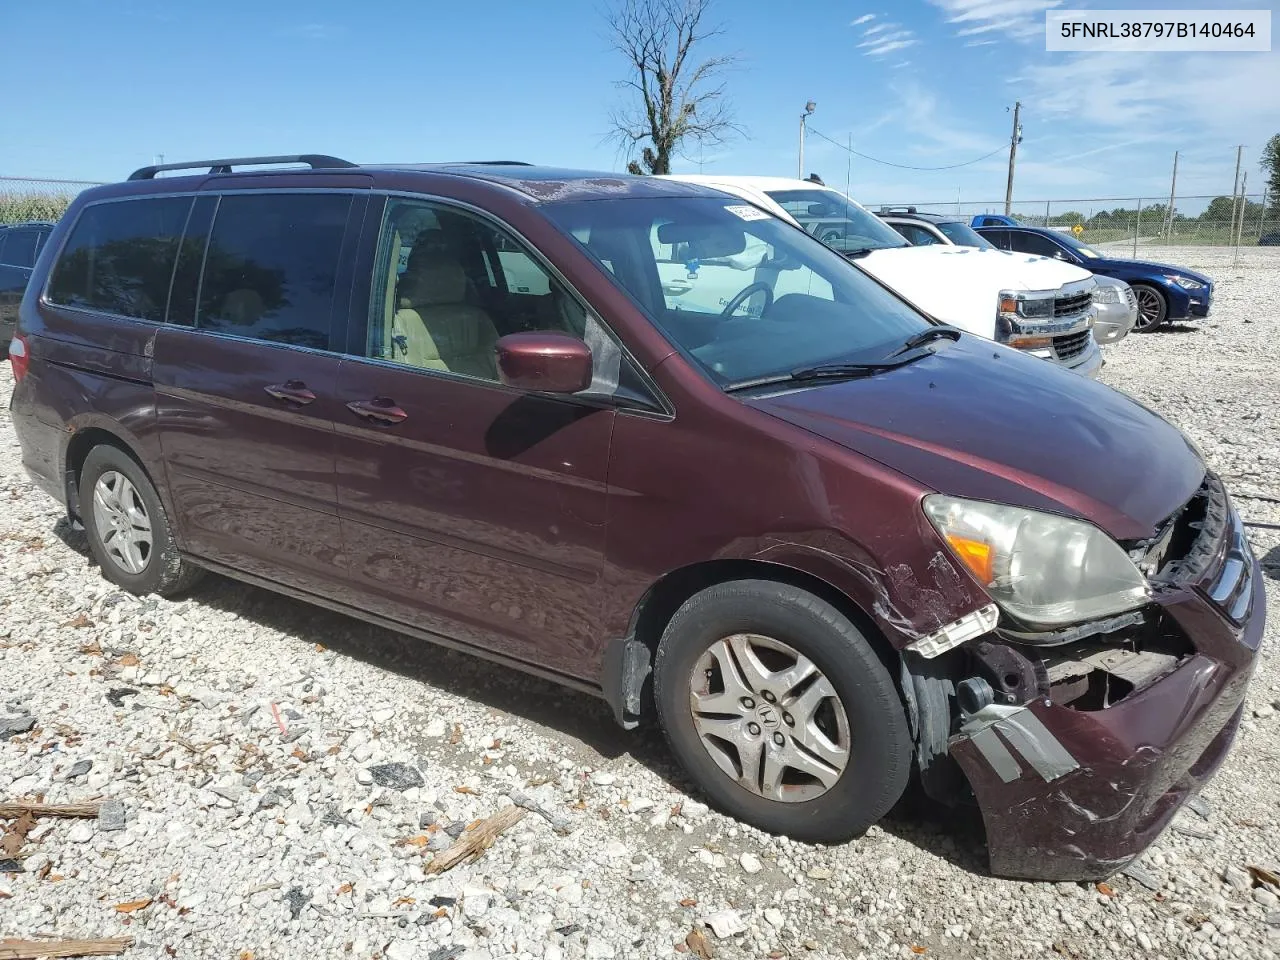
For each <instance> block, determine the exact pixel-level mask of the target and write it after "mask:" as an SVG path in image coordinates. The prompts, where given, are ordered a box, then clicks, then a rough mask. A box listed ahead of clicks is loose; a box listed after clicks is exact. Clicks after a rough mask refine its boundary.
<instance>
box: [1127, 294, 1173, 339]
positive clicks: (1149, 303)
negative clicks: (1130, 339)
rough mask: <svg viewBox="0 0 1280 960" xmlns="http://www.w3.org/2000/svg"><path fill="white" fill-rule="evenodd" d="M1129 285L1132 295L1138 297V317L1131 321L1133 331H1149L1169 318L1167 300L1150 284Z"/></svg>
mask: <svg viewBox="0 0 1280 960" xmlns="http://www.w3.org/2000/svg"><path fill="white" fill-rule="evenodd" d="M1131 286H1132V287H1133V295H1134V296H1135V297H1137V298H1138V318H1137V319H1136V320H1135V321H1134V322H1133V332H1134V333H1150V332H1151V331H1152V330H1155V329H1156V328H1157V327H1159V326H1161V325H1162V324H1163V323H1164V322H1165V320H1167V319H1168V318H1169V301H1168V300H1166V299H1165V296H1164V294H1163V293H1161V292H1160V291H1159V290H1157V289H1156V288H1155V287H1153V286H1151V285H1150V284H1146V283H1135V284H1131Z"/></svg>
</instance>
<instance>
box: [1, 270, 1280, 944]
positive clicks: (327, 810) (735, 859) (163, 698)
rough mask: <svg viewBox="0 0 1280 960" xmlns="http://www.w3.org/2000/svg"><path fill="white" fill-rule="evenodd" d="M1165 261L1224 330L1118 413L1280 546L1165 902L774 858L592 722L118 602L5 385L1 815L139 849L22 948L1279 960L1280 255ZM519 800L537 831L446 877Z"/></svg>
mask: <svg viewBox="0 0 1280 960" xmlns="http://www.w3.org/2000/svg"><path fill="white" fill-rule="evenodd" d="M1146 253H1147V254H1148V255H1150V256H1152V258H1153V259H1167V260H1171V261H1173V262H1183V263H1186V264H1187V265H1188V266H1192V267H1196V268H1200V269H1203V270H1204V271H1206V272H1208V273H1209V274H1210V275H1211V276H1214V277H1215V278H1216V279H1217V280H1218V283H1219V288H1218V294H1217V304H1216V307H1215V310H1214V316H1213V317H1212V319H1211V320H1209V321H1208V322H1205V323H1201V324H1194V325H1192V324H1189V325H1185V326H1178V327H1175V328H1174V329H1172V330H1169V331H1167V332H1161V333H1157V334H1154V335H1151V336H1131V337H1129V338H1128V339H1127V340H1126V341H1124V342H1123V343H1121V344H1119V345H1118V346H1116V347H1114V348H1110V349H1109V351H1108V361H1109V362H1108V364H1107V367H1106V369H1105V372H1104V379H1105V380H1106V381H1107V382H1108V383H1110V384H1112V385H1113V386H1115V387H1117V388H1119V389H1122V390H1126V391H1128V392H1129V393H1131V394H1133V395H1134V396H1136V397H1138V398H1139V399H1140V400H1142V401H1143V402H1144V403H1147V404H1148V405H1150V406H1152V407H1154V408H1155V409H1156V410H1158V411H1160V412H1161V413H1163V414H1164V415H1166V416H1167V417H1169V418H1170V419H1172V420H1173V421H1174V422H1175V423H1177V424H1178V425H1180V426H1181V427H1183V428H1184V429H1185V430H1186V431H1187V432H1188V433H1189V434H1190V435H1191V436H1192V437H1193V438H1194V439H1195V440H1196V441H1197V442H1198V443H1199V444H1200V445H1201V447H1202V448H1203V449H1204V451H1205V453H1206V455H1207V457H1208V459H1209V460H1210V462H1211V463H1212V464H1213V465H1214V466H1215V467H1216V468H1217V469H1218V470H1219V471H1220V472H1221V473H1222V474H1223V475H1224V476H1225V477H1226V478H1227V479H1228V481H1229V486H1230V487H1231V489H1232V490H1233V492H1234V493H1235V496H1236V498H1237V501H1238V503H1239V504H1240V506H1241V510H1242V512H1243V513H1244V515H1245V517H1246V519H1247V520H1248V521H1250V522H1251V523H1253V524H1260V525H1267V524H1269V525H1271V526H1270V528H1268V527H1266V526H1253V527H1251V528H1250V536H1251V538H1252V540H1253V543H1254V548H1255V551H1256V552H1257V555H1258V556H1259V558H1261V559H1262V561H1263V563H1264V565H1265V566H1266V568H1267V569H1266V573H1267V576H1268V585H1269V587H1270V589H1271V596H1270V604H1269V605H1270V621H1271V626H1269V628H1268V635H1267V636H1268V639H1267V643H1266V644H1265V645H1264V650H1263V657H1262V663H1261V665H1260V667H1259V671H1258V674H1257V676H1256V678H1255V680H1254V684H1253V687H1252V694H1251V700H1250V703H1249V705H1248V707H1249V711H1250V716H1249V718H1248V720H1247V722H1246V723H1245V725H1244V728H1243V730H1242V732H1241V735H1240V738H1239V740H1238V742H1237V746H1236V748H1235V751H1234V753H1233V754H1232V756H1231V758H1230V759H1229V760H1228V761H1227V764H1226V766H1225V767H1224V768H1223V770H1222V772H1221V773H1220V774H1219V775H1218V777H1217V778H1216V779H1215V780H1214V781H1213V782H1212V783H1211V784H1210V786H1209V787H1208V788H1207V789H1206V791H1205V792H1204V795H1203V802H1202V803H1201V804H1197V807H1198V810H1199V812H1197V811H1195V810H1184V811H1183V813H1182V814H1180V815H1179V818H1178V820H1177V821H1175V823H1174V825H1173V827H1172V829H1170V830H1169V831H1167V832H1166V834H1165V836H1164V837H1162V838H1161V839H1160V840H1159V841H1158V842H1157V843H1156V845H1155V846H1154V847H1153V848H1152V850H1151V851H1150V852H1149V853H1148V854H1147V855H1146V857H1145V858H1144V859H1143V861H1142V868H1143V870H1140V871H1139V874H1140V875H1141V879H1142V881H1144V882H1145V884H1144V882H1139V881H1138V880H1136V879H1134V878H1132V877H1129V876H1124V875H1120V876H1116V877H1114V878H1112V879H1111V881H1110V882H1109V884H1107V885H1103V886H1101V887H1097V888H1095V886H1094V885H1092V884H1070V883H1068V884H1032V883H1021V882H1010V881H1005V880H997V879H993V878H991V877H990V876H989V875H987V873H986V867H985V860H984V854H983V847H982V837H981V834H980V833H978V832H975V831H974V830H972V829H969V828H963V827H959V828H958V827H956V826H955V825H954V824H949V823H947V822H945V821H943V820H938V819H933V818H932V817H933V816H934V815H932V814H930V813H928V812H927V811H920V810H917V809H914V807H913V808H912V809H904V810H899V811H896V812H895V813H894V814H893V815H892V816H891V817H890V818H889V819H888V820H886V821H885V822H884V823H883V824H881V825H880V826H878V827H875V828H872V830H871V831H870V832H869V833H868V834H867V835H866V836H865V837H863V838H862V839H860V840H858V841H856V842H853V843H850V844H847V845H845V846H841V847H837V848H830V849H826V848H822V847H810V846H804V845H800V844H794V843H791V842H789V841H787V840H784V839H778V838H773V837H769V836H767V835H764V834H762V833H760V832H758V831H756V830H752V829H750V828H744V827H742V826H739V825H737V824H735V823H734V822H733V821H731V820H728V819H726V818H724V817H722V816H720V815H718V814H716V813H714V812H709V811H708V810H707V808H706V807H705V806H704V805H703V804H701V803H700V802H698V801H697V800H695V799H694V798H693V797H692V796H691V795H689V794H687V793H686V792H685V788H686V786H687V785H686V784H685V783H684V782H683V780H682V778H681V775H680V774H679V773H678V771H677V770H676V769H675V767H674V765H673V763H672V761H671V759H670V757H669V755H668V753H667V751H666V749H665V746H664V744H663V742H662V740H661V738H660V736H658V735H657V734H656V733H655V732H654V731H652V730H650V731H647V732H641V733H638V734H625V733H623V732H622V731H620V730H618V729H616V728H615V726H614V724H613V723H612V720H611V719H610V716H609V713H608V711H607V709H606V708H605V707H604V705H603V704H601V703H598V702H596V701H594V700H592V699H590V698H588V697H585V696H579V695H577V694H573V693H569V692H567V691H563V690H561V689H559V688H556V687H554V686H552V685H550V684H547V683H543V682H541V681H537V680H533V679H529V678H527V677H525V676H523V675H521V674H517V673H514V672H510V671H506V670H503V669H500V668H495V667H493V666H490V665H487V664H484V663H481V662H480V661H475V660H471V659H469V658H466V657H464V656H461V655H457V654H453V653H448V652H445V651H442V650H439V649H435V648H433V647H430V646H428V645H422V644H418V643H416V642H414V641H411V640H407V639H405V638H402V637H399V636H397V635H395V634H391V633H387V632H385V631H382V630H378V629H374V628H371V627H368V626H366V625H364V624H362V623H359V622H356V621H354V620H349V619H346V618H343V617H340V616H335V615H332V614H329V613H327V612H324V611H321V610H319V609H315V608H312V607H309V606H307V605H305V604H301V603H296V602H294V601H291V600H287V599H284V598H281V597H278V596H275V595H273V594H270V593H267V592H265V591H262V590H257V589H253V588H249V587H244V586H240V585H237V584H234V583H231V582H229V581H226V580H222V579H219V578H213V577H211V578H209V579H208V580H206V581H205V582H203V583H202V584H201V585H200V586H198V587H197V588H196V590H195V592H194V593H193V594H192V595H191V596H190V597H188V598H185V599H183V600H181V601H180V602H177V603H173V602H169V601H165V600H160V599H157V598H148V599H138V598H135V597H132V596H130V595H127V594H124V593H121V592H119V591H117V590H115V589H114V588H112V587H110V586H109V585H108V584H107V583H106V581H104V580H102V579H101V578H100V577H99V576H98V574H97V571H96V570H95V569H94V567H93V566H92V565H91V563H90V562H89V560H88V559H87V557H86V548H85V544H84V540H83V537H82V536H81V535H79V534H76V533H74V532H72V531H70V530H69V528H68V527H67V525H66V524H65V522H64V521H62V520H61V518H60V511H59V509H58V508H57V507H56V506H55V505H54V504H53V503H52V502H51V501H50V500H48V499H47V498H46V497H45V496H44V495H42V494H40V493H38V492H36V491H35V490H34V489H33V488H32V487H31V486H30V484H29V483H28V481H27V480H26V478H25V476H24V475H23V473H22V471H21V468H20V466H19V453H18V447H17V443H16V440H15V439H14V438H13V435H12V432H11V430H10V428H9V426H8V423H7V407H8V395H9V390H10V388H11V386H12V379H11V376H10V374H9V371H8V368H7V367H5V368H4V370H3V371H2V372H0V401H3V403H2V404H0V407H3V409H4V411H5V412H4V413H0V418H3V419H5V420H6V423H5V424H4V426H3V428H2V430H0V500H3V501H4V502H5V503H7V504H8V507H7V508H6V509H5V510H4V511H3V514H0V558H2V560H3V567H2V569H0V607H2V608H3V611H4V616H3V620H2V621H0V727H3V726H4V724H5V721H6V718H9V717H12V716H30V717H32V718H34V721H35V729H34V730H32V731H30V732H29V733H19V734H17V735H13V736H11V737H10V736H9V735H8V734H7V733H4V732H3V731H0V802H3V801H4V800H6V799H9V798H17V797H24V798H25V797H32V796H36V795H44V797H45V799H46V800H47V801H48V802H70V801H79V800H89V799H104V800H115V801H119V802H120V803H121V804H122V805H123V811H124V814H125V816H124V820H123V828H122V829H112V828H118V827H120V826H121V823H120V822H119V821H116V822H112V820H113V816H112V814H113V813H114V812H118V808H116V809H113V808H114V807H115V805H113V806H112V807H109V808H108V810H107V811H106V812H105V815H104V817H103V818H102V819H101V820H98V821H93V820H42V821H40V823H39V826H37V827H36V828H35V829H34V830H33V831H31V833H30V834H29V835H28V837H27V839H26V845H25V847H24V850H23V852H24V853H25V862H24V863H23V864H22V869H21V870H19V871H17V872H3V868H4V865H3V864H0V938H2V937H6V936H7V937H43V936H58V937H90V936H132V937H134V938H135V943H134V945H133V946H132V947H131V948H130V949H129V950H128V951H127V952H126V956H127V957H129V958H135V957H136V958H152V957H154V958H166V957H180V958H195V957H208V958H215V957H217V958H241V960H268V958H283V957H299V958H301V957H307V958H328V957H352V958H371V957H378V956H382V957H386V958H390V960H408V958H424V960H457V958H479V957H500V956H509V955H515V956H518V957H542V958H546V960H555V958H583V957H586V958H611V957H612V958H630V957H634V958H646V960H647V958H654V957H669V956H674V955H676V953H677V952H679V953H683V952H689V954H690V955H691V956H698V949H699V947H700V946H701V942H700V941H698V940H697V938H696V937H695V938H694V941H693V942H692V943H691V944H690V945H689V946H686V937H687V936H688V935H689V934H690V932H691V931H692V930H693V929H695V927H697V926H698V925H699V924H700V923H701V921H702V920H703V919H704V918H708V917H712V916H713V915H715V914H717V913H719V912H721V911H730V912H728V913H724V914H722V915H721V916H719V917H717V918H716V919H717V924H718V925H719V926H720V929H719V931H715V930H711V929H707V930H706V933H705V937H706V940H707V941H708V942H709V944H710V947H711V950H712V951H714V953H715V955H716V956H718V957H722V958H746V957H751V958H764V957H773V958H778V957H812V958H815V960H816V958H821V957H850V958H852V957H868V958H871V957H904V958H910V957H915V956H917V955H924V956H927V957H942V958H987V957H1001V958H1022V957H1026V958H1032V957H1044V956H1055V955H1061V956H1064V957H1081V958H1093V957H1097V958H1102V957H1107V958H1112V957H1144V958H1156V957H1165V958H1174V957H1193V956H1194V957H1204V958H1214V957H1242V958H1251V960H1254V958H1266V957H1276V956H1280V901H1278V900H1277V897H1276V895H1275V893H1276V891H1274V890H1272V889H1268V888H1266V887H1265V886H1259V887H1256V888H1252V881H1251V877H1250V875H1249V874H1248V873H1247V872H1244V871H1245V868H1246V867H1247V866H1249V865H1262V866H1271V867H1273V868H1275V867H1276V866H1277V864H1278V862H1280V825H1278V824H1277V814H1276V810H1277V804H1276V784H1277V783H1278V782H1280V713H1278V712H1277V710H1276V709H1275V708H1273V707H1272V703H1273V701H1280V663H1278V662H1277V653H1276V647H1277V644H1276V640H1277V627H1276V624H1280V584H1277V582H1276V581H1277V580H1278V579H1280V372H1278V371H1280V249H1275V250H1256V251H1247V252H1246V254H1245V257H1246V259H1245V262H1244V264H1243V265H1242V268H1241V269H1239V270H1233V269H1232V268H1231V266H1230V264H1231V259H1230V254H1229V252H1224V251H1215V250H1212V249H1200V250H1190V251H1188V250H1181V251H1176V252H1173V251H1170V252H1165V253H1163V254H1162V253H1161V252H1159V251H1154V250H1152V251H1146ZM1105 468H1106V467H1105V464H1099V469H1105ZM1277 705H1278V706H1280V704H1277ZM19 726H21V724H19ZM390 764H405V765H407V767H408V768H410V769H408V770H405V769H402V768H398V767H389V766H386V765H390ZM512 791H515V792H516V793H518V794H523V795H525V796H526V797H527V798H532V799H533V801H534V802H535V803H537V804H541V805H542V807H543V809H544V810H545V812H546V813H547V814H549V816H540V815H538V814H536V813H532V814H530V815H528V816H527V817H525V819H523V820H522V821H520V822H519V823H518V824H516V825H515V826H514V827H513V828H512V829H510V830H509V831H507V832H506V833H505V834H503V835H502V836H501V837H500V838H499V839H498V840H497V841H496V843H495V844H494V845H493V846H492V847H491V848H490V849H489V850H488V851H486V852H485V853H484V854H483V855H482V856H481V857H480V858H479V859H478V860H476V861H475V862H474V863H472V864H464V865H461V866H458V867H456V868H454V869H453V870H451V871H449V872H446V873H444V874H442V875H440V876H432V875H428V874H426V873H425V872H424V864H425V863H426V862H428V860H429V859H430V857H431V856H432V855H433V853H432V852H433V851H434V850H436V849H438V848H441V847H443V846H445V845H447V844H448V843H450V842H452V836H453V835H455V834H457V833H458V831H460V830H461V829H462V828H463V827H464V826H465V825H467V824H470V823H471V822H472V821H473V820H475V819H477V818H480V817H485V816H488V815H490V814H493V813H494V812H496V811H497V810H499V809H501V808H503V807H504V806H507V805H508V804H509V803H510V802H511V801H510V800H509V799H508V797H509V796H510V794H511V792H512ZM906 806H910V805H906ZM566 829H567V831H568V832H567V833H565V831H566ZM3 856H5V855H3V854H0V859H3ZM10 866H13V865H12V864H10ZM1144 871H1145V872H1144ZM121 905H124V909H123V910H122V909H121ZM718 934H724V936H720V935H718ZM691 947H692V949H690V948H691ZM2 954H3V947H2V946H0V955H2Z"/></svg>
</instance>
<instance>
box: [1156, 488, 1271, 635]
mask: <svg viewBox="0 0 1280 960" xmlns="http://www.w3.org/2000/svg"><path fill="white" fill-rule="evenodd" d="M1147 557H1148V558H1149V562H1147V563H1142V564H1139V565H1140V566H1144V567H1146V568H1147V569H1148V570H1151V569H1155V570H1156V574H1155V576H1156V579H1159V580H1169V581H1174V582H1177V583H1184V584H1189V585H1194V586H1198V587H1199V588H1200V589H1201V590H1203V591H1204V592H1205V594H1207V595H1208V597H1209V599H1210V600H1212V601H1213V602H1214V604H1216V605H1217V606H1218V607H1219V609H1221V610H1222V611H1223V612H1224V613H1225V614H1226V615H1227V616H1228V617H1230V618H1231V619H1232V620H1234V621H1235V622H1237V623H1240V622H1242V621H1243V620H1244V618H1245V617H1247V616H1248V615H1249V610H1250V608H1251V607H1252V605H1253V563H1254V560H1253V554H1252V553H1251V552H1250V550H1249V541H1248V540H1247V539H1246V537H1245V535H1244V526H1243V524H1242V523H1241V522H1240V515H1239V514H1237V513H1236V511H1235V509H1234V508H1233V507H1232V506H1231V502H1230V501H1229V500H1228V499H1227V492H1226V490H1225V489H1224V488H1223V486H1222V481H1221V480H1219V479H1218V478H1217V477H1216V476H1214V475H1213V474H1212V473H1210V474H1208V475H1206V476H1205V480H1204V483H1203V484H1202V485H1201V486H1200V489H1199V490H1197V491H1196V495H1195V496H1194V497H1192V498H1191V499H1190V500H1189V501H1188V502H1187V504H1186V505H1185V506H1184V507H1183V508H1182V509H1181V510H1179V511H1178V512H1177V513H1176V514H1174V515H1173V516H1172V517H1171V518H1170V519H1169V520H1168V522H1167V523H1166V525H1165V528H1164V530H1163V531H1162V533H1161V535H1160V537H1158V538H1157V541H1156V544H1155V545H1154V546H1152V547H1150V548H1149V549H1148V551H1147Z"/></svg>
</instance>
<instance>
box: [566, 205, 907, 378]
mask: <svg viewBox="0 0 1280 960" xmlns="http://www.w3.org/2000/svg"><path fill="white" fill-rule="evenodd" d="M542 209H543V210H544V211H545V213H546V215H547V216H548V217H549V218H550V219H551V220H553V221H554V222H555V223H557V224H558V225H559V226H560V227H561V228H562V229H563V230H565V231H566V232H568V233H569V234H570V235H572V236H573V238H574V239H575V240H576V241H577V242H578V243H579V244H580V245H581V246H582V248H583V249H584V250H586V252H587V253H588V254H590V255H591V256H592V257H593V258H594V259H595V260H596V261H597V262H598V263H599V264H600V265H601V266H602V267H603V268H604V269H605V270H606V271H608V272H609V274H610V275H611V276H612V278H613V279H614V281H615V282H616V283H617V284H618V285H619V286H621V287H622V288H623V290H625V291H626V292H627V293H628V294H630V295H631V297H632V299H634V300H635V301H636V303H637V305H638V306H639V307H640V309H642V310H643V311H644V312H645V313H646V314H647V315H648V316H649V318H650V319H651V320H652V321H653V322H654V323H655V324H656V325H657V326H658V327H659V329H661V330H662V331H663V332H664V333H665V334H666V336H667V338H668V339H669V340H671V341H672V342H673V343H674V344H675V345H676V346H677V347H678V348H679V349H680V350H681V351H682V352H683V353H684V354H685V355H686V356H688V357H690V358H691V359H692V360H693V361H694V362H695V363H697V364H698V365H699V366H700V367H701V368H702V369H703V370H705V371H706V373H707V375H708V376H710V377H711V379H712V380H714V381H715V382H716V383H717V384H719V385H720V386H722V387H729V386H733V385H734V384H737V383H741V382H743V381H747V380H755V379H758V378H762V377H767V376H772V375H777V374H784V373H788V372H790V371H792V370H795V369H797V368H801V367H806V366H813V365H817V364H823V363H831V362H851V363H861V362H870V361H878V360H882V359H884V358H885V357H886V356H888V355H889V354H890V353H892V352H893V351H894V350H896V349H898V348H899V347H901V346H902V343H903V341H904V340H905V339H906V338H908V337H910V336H912V335H913V334H916V333H919V332H920V331H921V330H923V329H926V328H927V327H928V326H929V324H928V321H927V320H925V319H924V318H923V317H922V316H921V315H920V314H919V313H917V312H916V311H915V310H914V309H913V308H912V307H910V306H908V305H907V304H906V303H904V302H903V301H902V300H900V299H898V297H896V296H895V295H894V294H892V293H890V292H889V291H888V290H886V289H885V288H884V287H882V286H880V285H879V284H878V283H877V282H876V281H874V280H872V279H871V278H870V277H868V276H867V275H866V274H864V273H863V272H862V271H861V270H859V269H858V268H857V267H855V266H854V265H853V264H851V263H850V262H849V261H847V260H845V259H844V258H843V257H841V256H838V255H837V254H835V253H833V252H832V251H831V250H829V249H827V248H826V247H824V246H823V245H822V244H820V243H816V242H814V241H813V240H812V239H810V238H809V237H807V236H805V235H804V234H803V233H802V232H800V231H799V230H797V229H796V228H795V227H793V226H791V225H789V224H787V223H785V222H783V221H782V220H779V219H777V218H776V217H774V216H772V215H770V214H768V213H765V212H764V211H763V210H760V209H759V208H758V207H754V206H752V205H750V204H748V203H745V202H737V203H735V202H734V201H732V200H730V199H728V198H719V199H717V198H710V197H708V198H701V197H696V198H685V197H667V198H660V199H648V198H625V199H623V198H619V199H616V200H591V201H580V202H576V203H553V204H547V205H545V206H544V207H543V208H542ZM886 229H887V228H886Z"/></svg>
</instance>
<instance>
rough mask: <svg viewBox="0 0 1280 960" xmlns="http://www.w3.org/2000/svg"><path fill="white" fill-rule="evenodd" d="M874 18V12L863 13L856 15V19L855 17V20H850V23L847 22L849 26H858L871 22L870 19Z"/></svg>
mask: <svg viewBox="0 0 1280 960" xmlns="http://www.w3.org/2000/svg"><path fill="white" fill-rule="evenodd" d="M875 18H876V15H875V14H874V13H864V14H863V15H862V16H860V17H858V19H856V20H854V21H853V22H851V23H850V24H849V26H851V27H860V26H862V25H863V24H864V23H870V22H871V21H872V20H874V19H875Z"/></svg>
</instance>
